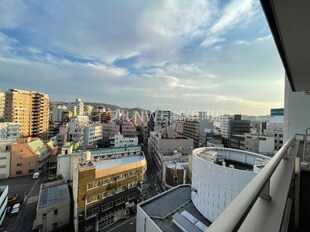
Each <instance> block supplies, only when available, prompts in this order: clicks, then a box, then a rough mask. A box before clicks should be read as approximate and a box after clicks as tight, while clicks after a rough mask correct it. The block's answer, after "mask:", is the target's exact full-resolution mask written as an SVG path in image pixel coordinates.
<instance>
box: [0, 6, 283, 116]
mask: <svg viewBox="0 0 310 232" xmlns="http://www.w3.org/2000/svg"><path fill="white" fill-rule="evenodd" d="M0 83H1V85H0V88H1V89H0V90H2V91H6V90H7V89H9V88H19V89H26V90H35V91H40V92H45V93H47V94H49V96H50V99H51V100H52V101H60V100H63V101H73V100H74V99H75V98H77V97H79V98H82V100H83V101H96V102H106V103H111V104H117V105H120V106H128V107H142V108H145V109H150V110H155V109H170V110H177V111H187V110H206V111H210V112H211V111H212V112H226V113H242V114H249V115H260V114H268V113H269V111H270V108H278V107H281V106H282V105H283V92H284V91H283V89H284V69H283V66H282V63H281V61H280V58H279V55H278V52H277V50H276V47H275V44H274V41H273V38H272V36H271V34H270V30H269V27H268V24H267V22H266V19H265V17H264V14H263V12H262V9H261V6H260V4H259V1H256V0H231V1H222V0H218V1H215V0H208V1H206V0H193V1H187V0H183V1H182V0H156V1H137V0H131V1H115V0H114V1H113V0H107V1H99V0H94V1H76V0H68V1H60V0H55V1H31V0H30V1H15V0H3V1H1V3H0Z"/></svg>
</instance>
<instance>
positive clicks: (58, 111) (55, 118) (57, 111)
mask: <svg viewBox="0 0 310 232" xmlns="http://www.w3.org/2000/svg"><path fill="white" fill-rule="evenodd" d="M65 111H67V107H66V106H64V105H60V106H54V107H53V110H52V120H51V121H52V122H62V119H63V112H65Z"/></svg>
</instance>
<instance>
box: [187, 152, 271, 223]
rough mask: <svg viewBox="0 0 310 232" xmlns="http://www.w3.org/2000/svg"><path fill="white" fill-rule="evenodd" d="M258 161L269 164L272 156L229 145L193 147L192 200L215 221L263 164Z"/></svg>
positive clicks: (204, 213) (206, 216)
mask: <svg viewBox="0 0 310 232" xmlns="http://www.w3.org/2000/svg"><path fill="white" fill-rule="evenodd" d="M258 160H259V163H260V164H262V163H263V164H266V163H267V162H268V160H270V158H269V157H267V156H263V155H259V154H256V153H252V152H246V151H241V150H235V149H227V148H216V147H214V148H209V147H208V148H197V149H195V150H193V157H192V168H191V169H192V190H193V191H192V201H193V203H194V205H195V207H196V208H197V209H198V211H199V212H200V213H201V214H202V215H203V216H204V217H205V218H207V219H208V220H209V221H211V222H213V221H214V220H215V219H216V218H217V217H218V216H219V215H220V214H221V213H222V212H223V210H224V209H225V208H226V207H227V206H228V205H229V203H230V202H231V201H232V200H233V199H234V198H235V197H236V196H237V195H238V194H239V193H240V192H241V191H242V190H243V189H244V187H245V186H246V185H247V184H248V183H249V182H250V181H251V180H252V179H253V178H254V176H255V175H256V174H257V170H258V167H259V168H262V167H263V165H256V164H257V161H258ZM262 160H265V161H266V162H262ZM254 167H255V172H254V171H253V170H254Z"/></svg>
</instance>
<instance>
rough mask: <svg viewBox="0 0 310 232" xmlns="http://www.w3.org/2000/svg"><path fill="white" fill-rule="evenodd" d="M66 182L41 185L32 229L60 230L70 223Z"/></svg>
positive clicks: (40, 230) (40, 231) (45, 231)
mask: <svg viewBox="0 0 310 232" xmlns="http://www.w3.org/2000/svg"><path fill="white" fill-rule="evenodd" d="M70 202H71V199H70V193H69V188H68V184H67V183H64V181H56V182H51V183H45V184H42V185H41V188H40V193H39V199H38V205H37V210H36V212H37V214H36V218H35V220H34V223H33V229H34V230H36V231H39V232H48V231H54V230H57V231H61V228H63V227H64V226H66V225H68V224H69V223H70V220H71V218H70Z"/></svg>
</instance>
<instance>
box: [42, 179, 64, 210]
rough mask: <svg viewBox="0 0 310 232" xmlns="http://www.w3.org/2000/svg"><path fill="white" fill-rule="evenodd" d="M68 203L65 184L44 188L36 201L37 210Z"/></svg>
mask: <svg viewBox="0 0 310 232" xmlns="http://www.w3.org/2000/svg"><path fill="white" fill-rule="evenodd" d="M67 201H69V202H70V194H69V188H68V185H67V184H61V185H56V186H50V187H44V188H42V189H41V193H40V196H39V201H38V209H40V208H45V207H50V206H53V205H58V204H61V203H64V202H67Z"/></svg>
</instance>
